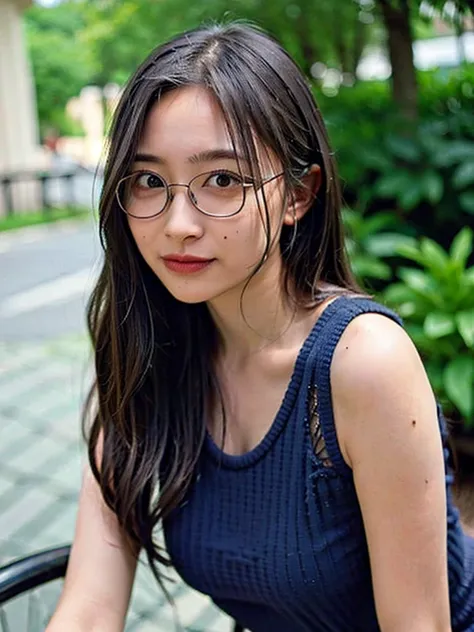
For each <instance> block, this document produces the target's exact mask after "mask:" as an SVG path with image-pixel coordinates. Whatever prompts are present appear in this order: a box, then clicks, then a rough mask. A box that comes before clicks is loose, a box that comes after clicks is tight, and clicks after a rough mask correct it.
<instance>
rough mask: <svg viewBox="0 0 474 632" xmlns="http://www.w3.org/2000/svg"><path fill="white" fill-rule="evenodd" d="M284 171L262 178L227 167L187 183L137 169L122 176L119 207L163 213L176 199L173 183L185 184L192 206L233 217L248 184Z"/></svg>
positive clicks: (142, 214) (137, 213) (143, 215)
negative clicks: (257, 178) (170, 181)
mask: <svg viewBox="0 0 474 632" xmlns="http://www.w3.org/2000/svg"><path fill="white" fill-rule="evenodd" d="M283 173H284V172H281V173H277V174H275V175H272V176H269V177H267V178H264V179H263V180H260V181H259V183H258V185H256V184H255V182H254V181H253V179H250V178H248V177H244V176H241V175H239V174H237V173H234V172H232V171H227V170H225V169H224V170H222V169H220V170H217V171H209V172H206V173H200V174H199V175H197V176H195V177H194V178H192V180H190V182H189V183H188V184H180V183H177V182H176V183H168V182H166V180H165V179H164V178H163V176H160V175H159V174H158V173H156V172H154V171H146V170H144V171H135V172H133V173H131V174H130V175H128V176H125V178H122V179H121V180H120V181H119V183H118V185H117V189H116V197H117V201H118V203H119V206H120V208H121V209H122V210H123V211H124V212H125V213H126V214H127V215H130V216H131V217H135V218H137V219H149V218H151V217H156V216H157V215H160V214H161V213H163V212H164V211H165V210H166V208H167V206H168V204H169V202H170V201H171V200H172V199H173V194H172V192H171V188H172V187H185V188H186V189H187V193H188V197H189V199H190V200H191V203H192V204H193V206H194V207H195V208H196V209H197V210H198V211H200V212H201V213H204V215H209V216H211V217H232V216H233V215H237V213H239V212H240V211H241V210H242V208H243V206H244V204H245V198H246V192H247V189H248V188H249V187H254V188H255V189H259V188H260V187H262V186H263V185H264V184H267V183H268V182H271V181H272V180H275V179H276V178H279V177H280V176H282V175H283Z"/></svg>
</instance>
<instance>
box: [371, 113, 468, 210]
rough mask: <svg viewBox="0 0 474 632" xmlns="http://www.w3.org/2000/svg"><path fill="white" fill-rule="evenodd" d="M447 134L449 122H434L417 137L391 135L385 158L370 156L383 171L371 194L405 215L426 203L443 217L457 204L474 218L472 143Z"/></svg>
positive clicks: (425, 124) (374, 163)
mask: <svg viewBox="0 0 474 632" xmlns="http://www.w3.org/2000/svg"><path fill="white" fill-rule="evenodd" d="M473 122H474V120H473ZM447 132H448V129H447V122H446V121H431V122H426V123H424V124H423V125H421V126H420V129H419V132H418V133H417V135H416V136H415V137H414V138H403V137H402V136H396V135H393V134H392V135H389V136H388V137H387V138H386V140H385V148H384V150H383V151H382V154H381V155H378V153H380V152H375V153H374V154H373V155H372V156H371V162H372V165H373V166H374V167H375V166H376V165H377V166H378V168H379V173H380V175H379V177H378V178H377V180H376V182H375V184H374V186H373V191H372V192H373V195H374V196H377V197H380V198H389V199H393V200H395V201H396V203H397V205H398V207H399V208H401V209H402V210H404V211H411V210H413V209H414V208H416V207H417V206H419V205H420V204H421V203H423V202H427V203H428V204H429V205H431V206H433V207H435V208H436V211H435V212H436V213H437V214H438V215H441V219H442V218H443V216H444V215H446V214H448V213H449V212H452V208H453V206H454V207H456V206H458V207H459V208H460V210H462V211H464V212H465V213H468V214H471V215H474V194H473V192H472V189H473V186H474V141H473V140H469V139H467V138H465V139H456V138H446V134H447Z"/></svg>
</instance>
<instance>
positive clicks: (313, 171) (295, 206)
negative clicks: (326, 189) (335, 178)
mask: <svg viewBox="0 0 474 632" xmlns="http://www.w3.org/2000/svg"><path fill="white" fill-rule="evenodd" d="M321 181H322V174H321V167H320V166H319V165H311V167H310V168H309V169H308V171H307V172H306V173H305V175H304V176H303V177H302V178H301V180H300V183H299V184H298V185H297V186H296V187H295V188H294V189H293V191H291V192H290V199H289V202H288V208H287V210H286V212H285V217H284V219H283V223H284V224H286V225H287V226H293V225H294V224H295V223H296V222H297V221H298V220H300V219H301V218H302V217H303V216H304V215H305V213H306V212H307V211H308V210H309V208H310V207H311V205H312V204H313V202H314V198H315V197H316V196H317V194H318V191H319V188H320V186H321Z"/></svg>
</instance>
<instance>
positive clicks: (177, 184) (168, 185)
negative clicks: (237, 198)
mask: <svg viewBox="0 0 474 632" xmlns="http://www.w3.org/2000/svg"><path fill="white" fill-rule="evenodd" d="M222 171H223V172H224V173H225V170H222ZM218 173H219V171H205V172H204V173H199V174H198V175H197V176H194V178H191V180H190V181H189V182H188V184H182V183H180V182H170V183H168V182H166V180H165V179H164V178H163V176H160V174H159V173H156V172H155V171H147V170H146V169H143V170H139V171H134V172H133V173H131V174H130V175H128V176H125V177H124V178H121V179H120V180H119V181H118V183H117V187H116V189H115V197H116V199H117V202H118V205H119V206H120V208H121V210H122V211H123V212H124V213H125V214H126V215H128V216H130V217H133V218H135V219H152V218H154V217H158V216H159V215H162V214H163V213H164V212H165V211H166V209H167V208H168V206H169V204H170V202H171V201H172V200H173V196H172V195H171V192H170V188H171V187H186V189H187V190H188V191H187V193H188V198H189V200H190V202H191V204H192V205H193V206H194V208H195V209H196V210H197V211H199V212H200V213H202V214H203V215H206V216H207V217H214V218H216V219H221V218H222V219H225V218H227V217H234V216H235V215H237V214H238V213H240V211H241V210H242V209H243V208H244V206H245V202H246V197H247V189H248V188H249V187H254V188H255V190H256V191H258V189H260V188H261V187H263V186H264V185H265V184H268V183H269V182H271V181H272V180H276V178H280V177H281V176H283V175H285V172H284V171H281V172H280V173H276V174H275V175H273V176H268V177H267V178H263V179H262V181H261V182H260V184H258V186H255V183H254V182H242V183H241V184H242V188H243V190H244V195H243V198H242V204H241V205H240V208H239V209H238V210H237V211H234V212H233V213H227V214H226V215H215V214H213V213H208V212H207V211H204V210H203V209H201V208H199V206H198V205H197V204H196V202H195V201H194V200H193V195H192V191H191V185H192V183H193V182H194V181H195V180H197V179H198V178H201V177H202V176H205V175H209V176H211V175H217V174H218ZM138 174H152V175H156V176H158V177H159V178H160V179H161V180H162V181H163V183H164V185H165V188H166V202H165V204H164V205H163V208H162V209H161V211H158V212H157V213H153V215H134V214H133V213H130V212H129V211H127V210H126V209H125V208H124V207H123V206H122V203H121V201H120V195H119V188H120V186H121V184H122V183H123V182H125V181H126V180H128V179H129V178H131V177H133V176H136V175H138Z"/></svg>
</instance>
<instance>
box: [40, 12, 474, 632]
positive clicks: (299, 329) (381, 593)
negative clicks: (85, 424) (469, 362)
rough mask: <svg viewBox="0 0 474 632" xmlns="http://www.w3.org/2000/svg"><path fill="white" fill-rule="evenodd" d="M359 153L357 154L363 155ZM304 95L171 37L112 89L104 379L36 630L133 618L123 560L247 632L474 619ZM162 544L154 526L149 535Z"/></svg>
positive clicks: (438, 476) (425, 455)
mask: <svg viewBox="0 0 474 632" xmlns="http://www.w3.org/2000/svg"><path fill="white" fill-rule="evenodd" d="M354 151H357V148H356V147H355V148H354ZM340 205H341V202H340V194H339V189H338V180H337V175H336V170H335V167H334V163H333V159H332V152H331V151H330V148H329V146H328V141H327V137H326V132H325V129H324V125H323V122H322V120H321V116H320V114H319V112H318V110H317V107H316V105H315V103H314V101H313V98H312V96H311V92H310V90H309V88H308V86H307V84H306V82H305V80H304V78H303V76H302V75H301V73H300V72H299V70H298V69H297V67H296V66H295V64H294V62H293V61H292V60H291V59H290V57H289V56H288V55H287V53H286V52H285V51H284V50H282V48H281V47H280V46H279V45H278V44H277V43H276V42H275V41H273V40H272V39H271V38H269V37H268V36H267V35H265V34H264V33H262V32H261V31H259V30H257V29H254V28H250V27H247V26H242V25H232V24H231V25H226V26H213V27H211V28H206V29H198V30H195V31H192V32H189V33H186V34H184V35H182V36H180V37H177V38H176V39H174V40H172V41H171V42H169V43H167V44H165V45H163V46H160V47H159V48H158V49H156V50H155V51H154V52H153V53H152V54H151V55H150V57H149V58H148V59H147V60H146V61H145V62H144V63H143V64H142V66H141V67H140V68H139V69H138V71H137V72H136V74H135V75H134V76H133V77H132V79H131V80H130V82H129V84H128V86H127V88H126V89H125V91H124V93H123V96H122V98H121V102H120V104H119V106H118V109H117V111H116V115H115V121H114V125H113V129H112V133H111V140H110V148H109V156H108V161H107V165H106V170H105V183H104V189H103V194H102V199H101V203H100V216H101V220H100V224H101V234H102V237H103V244H104V249H105V261H104V267H103V271H102V275H101V278H100V280H99V282H98V285H97V287H96V289H95V292H94V294H93V296H92V301H91V305H90V311H89V325H90V330H91V334H92V339H93V342H94V348H95V361H96V382H95V385H94V388H93V390H92V394H91V398H90V406H89V411H90V413H91V414H92V426H91V429H90V433H89V455H90V466H88V468H87V470H86V472H85V474H84V482H83V489H82V493H81V498H80V506H79V515H78V521H77V530H76V535H75V540H74V545H73V549H72V555H71V560H70V565H69V569H68V575H67V579H66V584H65V590H64V593H63V596H62V599H61V602H60V605H59V607H58V610H57V612H56V614H55V616H54V617H53V620H52V622H51V624H50V627H49V628H48V632H56V631H61V632H63V631H64V630H68V632H74V631H86V630H87V632H93V631H98V630H100V631H101V632H118V631H119V630H122V628H123V620H124V616H125V613H126V610H127V606H128V601H129V596H130V590H131V586H132V581H133V575H134V569H135V564H136V555H137V552H138V551H139V550H140V549H142V548H143V549H144V550H145V551H146V554H147V555H148V558H149V560H150V562H151V564H152V567H156V573H157V575H158V577H159V569H158V567H157V566H158V564H159V563H166V561H167V559H168V558H167V556H166V555H165V554H164V551H162V550H160V548H159V546H158V545H157V543H156V530H155V527H156V526H157V525H163V529H164V535H165V541H166V545H167V553H168V555H169V557H170V562H171V563H172V564H173V565H174V567H175V568H176V569H177V571H178V572H179V573H180V574H181V576H182V577H183V579H184V580H185V581H186V582H188V583H189V584H190V585H191V586H193V587H194V588H196V589H198V590H200V591H202V592H204V593H206V594H208V595H210V596H211V597H212V598H213V599H214V600H215V602H216V603H217V604H218V606H219V607H220V608H222V609H223V610H225V611H226V612H228V613H229V614H230V615H231V616H232V617H234V618H235V619H237V620H238V621H239V622H241V624H242V625H243V626H244V627H245V628H247V629H249V630H252V631H253V632H349V631H350V632H353V631H361V632H372V631H376V630H382V631H383V632H447V631H448V630H453V631H454V632H467V631H473V630H474V594H473V589H474V540H472V539H469V538H468V537H467V536H466V535H465V534H464V533H463V531H462V529H461V526H460V523H459V517H458V512H457V510H456V509H455V508H454V506H453V502H452V498H451V495H450V484H451V482H452V478H451V475H450V474H449V472H448V471H447V466H446V461H447V450H446V448H445V447H444V442H445V440H446V436H445V435H446V431H445V423H444V420H443V418H442V415H441V412H440V410H439V409H438V408H437V405H436V402H435V399H434V397H433V393H432V390H431V388H430V385H429V383H428V380H427V377H426V374H425V371H424V369H423V366H422V363H421V361H420V358H419V356H418V354H417V352H416V350H415V349H414V347H413V344H412V343H411V341H410V339H409V338H408V336H407V335H406V334H405V332H404V330H403V328H402V327H401V326H400V321H399V319H398V317H397V316H396V315H395V314H393V313H392V312H390V311H388V310H387V309H386V308H385V307H383V306H382V305H379V304H377V303H375V302H373V301H372V300H370V299H369V298H368V297H366V296H365V295H364V294H363V292H362V291H361V290H360V289H359V288H358V287H357V285H356V283H355V281H354V279H353V277H352V275H351V272H350V269H349V266H348V263H347V259H346V255H345V252H344V243H343V231H342V225H341V218H340ZM154 536H155V537H154Z"/></svg>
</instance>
